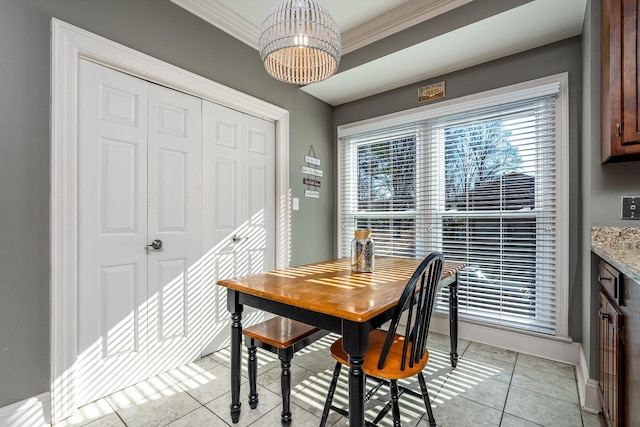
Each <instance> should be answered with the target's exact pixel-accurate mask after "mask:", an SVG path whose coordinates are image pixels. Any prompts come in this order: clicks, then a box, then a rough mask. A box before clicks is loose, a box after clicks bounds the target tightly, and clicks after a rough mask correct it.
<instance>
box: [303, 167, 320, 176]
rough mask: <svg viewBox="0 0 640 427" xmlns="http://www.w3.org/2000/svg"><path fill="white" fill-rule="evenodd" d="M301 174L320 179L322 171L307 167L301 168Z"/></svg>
mask: <svg viewBox="0 0 640 427" xmlns="http://www.w3.org/2000/svg"><path fill="white" fill-rule="evenodd" d="M302 173H303V174H306V175H313V176H319V177H322V171H321V170H320V169H315V168H310V167H309V166H303V167H302Z"/></svg>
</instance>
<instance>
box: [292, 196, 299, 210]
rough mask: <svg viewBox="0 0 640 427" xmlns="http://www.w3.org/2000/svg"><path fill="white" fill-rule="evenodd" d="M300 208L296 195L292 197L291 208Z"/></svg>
mask: <svg viewBox="0 0 640 427" xmlns="http://www.w3.org/2000/svg"><path fill="white" fill-rule="evenodd" d="M299 209H300V199H298V198H297V197H294V198H293V210H294V211H297V210H299Z"/></svg>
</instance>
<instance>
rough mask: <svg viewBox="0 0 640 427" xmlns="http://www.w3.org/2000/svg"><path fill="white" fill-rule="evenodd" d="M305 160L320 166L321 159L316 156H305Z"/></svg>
mask: <svg viewBox="0 0 640 427" xmlns="http://www.w3.org/2000/svg"><path fill="white" fill-rule="evenodd" d="M312 147H313V146H312ZM304 161H305V162H307V163H311V164H312V165H316V166H320V159H316V158H315V157H311V156H304Z"/></svg>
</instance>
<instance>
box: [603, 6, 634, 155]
mask: <svg viewBox="0 0 640 427" xmlns="http://www.w3.org/2000/svg"><path fill="white" fill-rule="evenodd" d="M638 3H639V1H638V0H602V3H601V5H602V163H607V162H620V161H629V160H640V116H639V115H638V112H639V111H640V110H639V104H640V93H638V78H639V77H640V75H639V74H638V67H639V66H640V63H639V62H638V61H639V60H640V56H639V52H638V48H639V47H640V46H639V43H638V35H639V34H640V32H639V31H638V29H639V26H638V24H639V22H638Z"/></svg>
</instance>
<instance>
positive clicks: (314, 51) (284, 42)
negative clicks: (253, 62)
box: [259, 0, 342, 85]
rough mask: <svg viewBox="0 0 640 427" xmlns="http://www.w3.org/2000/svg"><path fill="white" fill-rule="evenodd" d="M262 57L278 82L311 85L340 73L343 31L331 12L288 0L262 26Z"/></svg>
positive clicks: (312, 3) (309, 0)
mask: <svg viewBox="0 0 640 427" xmlns="http://www.w3.org/2000/svg"><path fill="white" fill-rule="evenodd" d="M259 46H260V56H261V57H262V62H263V63H264V67H265V69H266V70H267V72H268V73H269V74H270V75H271V76H272V77H274V78H275V79H277V80H280V81H282V82H285V83H293V84H297V85H307V84H310V83H316V82H319V81H322V80H326V79H328V78H329V77H331V76H332V75H333V74H334V73H335V72H336V70H337V69H338V64H339V63H340V53H341V50H342V44H341V40H340V31H339V30H338V26H337V25H336V22H335V21H334V20H333V18H332V17H331V15H329V12H328V11H327V9H326V8H325V7H324V6H322V5H321V4H318V3H317V2H315V1H313V0H284V1H282V2H280V3H278V4H276V5H275V6H274V7H273V9H271V12H270V13H269V15H268V16H267V17H266V19H265V20H264V22H263V23H262V30H261V32H260V42H259Z"/></svg>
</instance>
